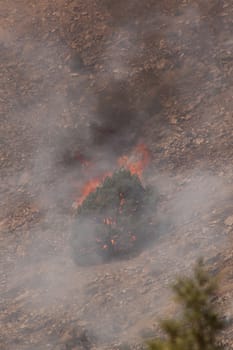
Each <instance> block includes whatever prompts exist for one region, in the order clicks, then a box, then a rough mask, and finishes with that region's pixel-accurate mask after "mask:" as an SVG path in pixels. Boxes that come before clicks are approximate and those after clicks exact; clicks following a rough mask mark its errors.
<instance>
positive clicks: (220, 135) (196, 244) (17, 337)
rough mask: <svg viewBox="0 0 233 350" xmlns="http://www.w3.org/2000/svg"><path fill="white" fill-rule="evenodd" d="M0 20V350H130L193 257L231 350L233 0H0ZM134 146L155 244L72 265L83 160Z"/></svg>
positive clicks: (153, 328)
mask: <svg viewBox="0 0 233 350" xmlns="http://www.w3.org/2000/svg"><path fill="white" fill-rule="evenodd" d="M0 18H1V22H0V23H1V27H0V56H1V60H0V81H1V84H0V113H1V115H0V117H1V124H0V142H1V149H0V161H1V183H0V185H1V203H0V230H1V233H0V238H1V256H0V259H1V272H0V288H1V314H0V322H1V327H0V339H1V341H0V348H1V349H3V350H16V349H17V350H18V349H19V350H32V349H33V350H39V349H43V350H44V349H56V350H63V349H64V350H70V349H89V348H94V347H95V348H107V349H108V348H116V349H118V348H120V346H123V345H122V344H124V342H127V343H130V344H133V345H132V346H135V347H136V346H137V345H136V344H140V343H141V342H142V341H143V339H144V338H146V337H148V336H150V335H151V334H155V335H156V334H159V328H158V320H159V318H161V317H163V316H167V315H172V314H174V313H175V312H176V310H175V307H174V305H173V303H172V301H171V299H170V292H169V285H170V283H171V282H172V281H173V280H174V279H175V277H176V275H177V274H181V273H186V272H188V271H190V270H191V268H192V266H193V264H194V262H195V261H196V259H197V257H199V256H203V257H204V258H205V261H206V263H207V265H208V268H209V269H210V271H211V272H212V273H213V274H216V275H217V276H218V278H219V280H220V289H219V295H218V299H217V303H218V305H219V307H220V311H221V312H222V314H223V315H224V317H225V318H227V320H228V321H229V322H228V327H227V329H226V330H225V331H224V333H223V335H222V339H221V340H222V342H223V343H224V344H226V345H227V347H229V348H231V347H232V346H233V340H232V338H233V336H232V335H233V325H232V322H231V320H232V317H233V315H232V313H233V309H232V300H233V299H232V297H233V295H232V293H233V292H232V290H233V279H232V268H233V261H232V234H233V202H232V199H233V194H232V193H233V192H232V190H233V177H232V175H233V174H232V172H233V167H232V158H233V143H232V137H233V114H232V110H233V99H232V96H233V39H232V38H233V35H232V34H233V4H232V1H231V0H222V1H219V0H209V1H201V0H200V1H199V0H190V1H181V0H180V1H175V0H166V1H164V0H145V1H132V0H126V1H121V0H120V1H110V0H85V1H83V0H76V1H75V0H73V1H71V0H69V1H68V0H44V1H41V2H35V1H31V0H17V1H15V0H14V1H13V0H7V1H6V0H1V1H0ZM139 140H140V141H142V142H144V143H145V144H146V145H147V147H148V148H149V150H150V153H151V156H152V159H151V164H150V167H149V169H148V170H147V171H146V173H145V176H144V181H145V182H146V183H149V184H150V185H152V186H155V187H157V188H158V190H159V193H160V203H159V206H158V209H157V210H156V212H155V220H156V221H157V229H158V239H157V240H156V242H154V245H153V246H150V247H149V248H148V249H146V250H144V251H143V252H142V253H141V254H140V255H139V256H137V257H134V258H133V259H130V260H124V261H118V262H114V263H110V264H102V265H101V264H100V265H96V266H90V267H85V268H84V267H83V268H81V267H77V266H76V265H75V264H74V263H73V261H72V258H71V254H70V244H69V235H70V225H71V221H72V211H73V207H72V205H73V203H74V201H75V199H76V198H77V196H78V193H79V186H80V181H81V182H82V180H83V179H82V176H83V175H82V171H81V165H80V161H79V157H77V154H79V153H78V152H81V153H82V154H85V157H87V158H90V159H92V160H94V161H95V162H96V163H97V164H98V165H97V168H96V170H95V171H96V172H98V171H99V169H102V168H103V167H104V168H105V169H106V168H108V167H111V166H112V164H113V163H114V162H115V159H116V158H117V157H118V156H119V155H121V154H124V153H128V152H129V150H130V148H131V147H132V146H133V145H135V144H136V143H137V142H138V141H139ZM89 175H92V174H89ZM93 175H95V174H93Z"/></svg>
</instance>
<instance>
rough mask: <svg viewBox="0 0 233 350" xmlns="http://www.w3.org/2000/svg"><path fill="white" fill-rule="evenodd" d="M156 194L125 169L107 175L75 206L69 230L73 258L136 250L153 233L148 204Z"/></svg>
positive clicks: (125, 252) (125, 253) (116, 254)
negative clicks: (72, 221)
mask: <svg viewBox="0 0 233 350" xmlns="http://www.w3.org/2000/svg"><path fill="white" fill-rule="evenodd" d="M157 197H158V196H157V195H155V193H153V194H152V190H151V189H150V188H148V187H146V188H145V187H144V186H143V185H142V183H141V181H140V179H139V177H138V176H137V175H132V174H131V173H130V171H128V170H125V169H120V170H119V171H116V172H114V173H113V175H112V176H108V177H106V178H105V180H104V181H103V183H102V185H101V186H99V187H98V188H96V190H95V191H94V192H92V193H90V194H89V195H88V196H87V197H86V199H85V200H84V201H83V203H82V204H81V205H80V206H79V208H78V210H77V215H76V220H75V223H74V226H73V234H72V247H73V254H74V258H75V260H76V261H77V262H79V261H80V259H81V260H82V257H83V256H87V255H89V257H90V256H91V255H93V256H94V255H97V256H101V257H102V258H104V259H107V260H108V259H111V258H114V257H120V256H125V255H128V254H129V253H132V252H133V251H137V250H138V249H139V248H140V247H142V245H144V244H145V242H146V241H147V240H148V239H150V238H152V236H153V227H152V226H153V225H152V219H151V216H152V215H151V214H152V211H151V208H153V209H154V208H155V204H156V201H157Z"/></svg>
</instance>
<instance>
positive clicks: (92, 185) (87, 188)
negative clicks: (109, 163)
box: [77, 175, 107, 206]
mask: <svg viewBox="0 0 233 350" xmlns="http://www.w3.org/2000/svg"><path fill="white" fill-rule="evenodd" d="M106 176H107V175H106ZM106 176H105V177H106ZM105 177H104V178H95V179H92V180H89V181H88V182H86V183H85V185H84V186H83V188H82V193H81V196H80V198H79V199H78V201H77V204H78V206H80V205H81V204H82V202H83V201H84V199H85V198H86V197H87V196H88V195H89V194H90V193H91V192H94V191H95V190H96V188H97V187H98V186H99V185H100V184H101V182H102V181H103V180H104V179H105Z"/></svg>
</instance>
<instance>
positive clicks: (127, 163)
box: [118, 143, 150, 179]
mask: <svg viewBox="0 0 233 350" xmlns="http://www.w3.org/2000/svg"><path fill="white" fill-rule="evenodd" d="M149 161H150V155H149V151H148V149H147V147H146V146H145V145H144V144H143V143H140V144H139V145H137V146H136V147H135V149H134V150H133V152H132V155H131V156H130V157H128V156H122V157H120V158H119V159H118V165H119V166H121V167H124V168H126V169H128V170H129V171H130V172H131V174H132V175H133V174H136V175H138V177H139V178H140V179H141V178H142V173H143V170H144V169H145V167H146V166H147V165H148V164H149Z"/></svg>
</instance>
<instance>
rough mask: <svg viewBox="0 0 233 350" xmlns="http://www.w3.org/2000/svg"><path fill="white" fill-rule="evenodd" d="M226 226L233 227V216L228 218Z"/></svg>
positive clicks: (225, 222)
mask: <svg viewBox="0 0 233 350" xmlns="http://www.w3.org/2000/svg"><path fill="white" fill-rule="evenodd" d="M224 224H225V225H226V226H233V215H231V216H228V218H226V220H225V221H224Z"/></svg>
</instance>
